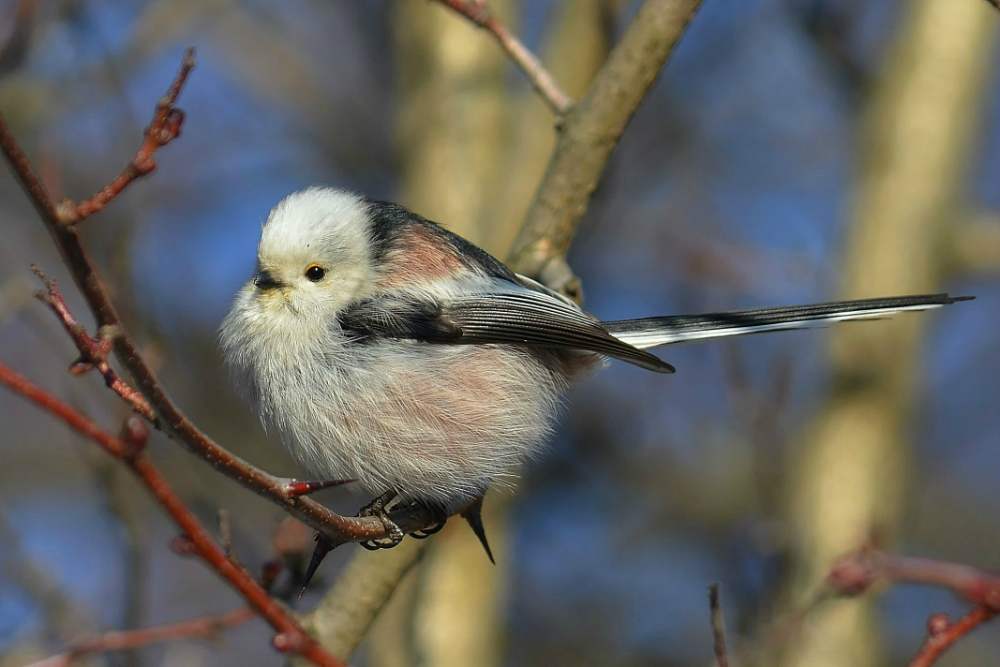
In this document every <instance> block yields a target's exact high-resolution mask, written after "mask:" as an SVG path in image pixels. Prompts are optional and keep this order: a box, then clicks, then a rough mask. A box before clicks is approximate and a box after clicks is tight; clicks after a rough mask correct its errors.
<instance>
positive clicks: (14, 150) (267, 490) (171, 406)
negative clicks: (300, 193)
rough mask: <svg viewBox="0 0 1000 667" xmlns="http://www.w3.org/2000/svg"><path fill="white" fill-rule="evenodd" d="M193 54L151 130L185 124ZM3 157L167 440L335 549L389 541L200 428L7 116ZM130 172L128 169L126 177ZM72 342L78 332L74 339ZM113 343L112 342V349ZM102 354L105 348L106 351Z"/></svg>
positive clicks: (407, 526) (372, 523)
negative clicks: (130, 325)
mask: <svg viewBox="0 0 1000 667" xmlns="http://www.w3.org/2000/svg"><path fill="white" fill-rule="evenodd" d="M190 56H191V54H190V52H187V53H186V54H185V59H184V62H183V63H182V65H181V69H180V73H179V74H178V76H177V78H176V79H175V80H174V81H173V83H172V84H171V86H170V89H169V90H168V91H167V94H166V95H165V96H164V98H163V99H162V100H161V102H160V104H158V105H157V108H156V112H155V114H154V117H153V121H152V123H151V124H150V126H151V127H152V128H157V127H159V128H160V132H167V133H168V134H169V131H168V130H164V128H165V127H166V128H169V127H170V118H172V117H173V118H179V116H177V115H176V113H175V112H177V110H176V109H174V108H173V101H174V100H176V99H177V96H178V95H179V93H180V89H181V87H182V86H183V84H184V82H185V81H186V76H187V74H186V73H187V72H189V71H190V67H191V66H192V63H191V60H190ZM163 136H164V135H162V134H157V133H156V132H151V133H147V141H146V143H144V144H143V146H144V147H143V149H140V156H142V155H145V156H146V157H149V158H151V156H152V153H153V151H155V146H158V145H162V144H159V143H158V142H160V140H161V139H162V138H163ZM0 150H2V151H3V154H4V156H5V157H6V158H7V161H8V162H9V163H10V165H11V167H12V169H13V171H14V175H15V177H16V178H17V180H18V182H19V183H20V184H21V186H22V188H23V189H24V191H25V192H26V194H27V195H28V198H29V199H30V200H31V203H32V204H33V205H34V207H35V210H36V211H37V212H38V214H39V216H40V217H41V218H42V221H43V222H44V224H45V227H46V229H47V230H48V232H49V234H50V235H51V236H52V239H53V241H54V242H55V244H56V247H57V248H58V249H59V251H60V253H61V254H62V257H63V260H64V262H65V263H66V267H67V268H68V269H69V271H70V274H71V275H72V276H73V279H74V281H75V282H76V285H77V287H78V288H79V289H80V292H81V293H82V294H83V296H84V298H85V299H86V301H87V304H88V306H89V307H90V309H91V311H92V312H93V313H94V316H95V318H96V319H97V325H98V331H100V332H101V336H100V338H101V344H102V345H105V344H107V345H110V346H111V349H113V350H114V353H115V355H116V356H117V358H118V359H119V361H120V362H121V364H122V366H123V367H124V368H125V369H126V370H127V371H128V372H129V374H130V375H131V376H132V378H134V380H135V387H134V388H135V390H136V391H138V392H139V393H140V394H141V395H142V397H143V398H144V399H145V400H146V401H147V402H148V404H149V406H150V407H151V408H152V410H153V412H154V413H155V419H156V421H155V422H154V424H155V425H158V426H159V427H160V428H162V429H163V430H164V431H165V432H166V433H167V434H168V435H170V436H171V437H173V438H176V439H177V440H179V441H180V442H182V443H183V444H184V445H185V447H187V449H188V450H189V451H191V452H192V453H194V454H195V455H197V456H199V457H200V458H202V459H203V460H205V461H207V462H208V463H209V464H210V465H212V466H213V467H214V468H215V469H216V470H218V471H219V472H221V473H223V474H224V475H226V476H227V477H229V478H230V479H233V480H235V481H237V482H239V483H240V484H242V485H243V486H244V487H246V488H248V489H250V490H252V491H254V492H255V493H257V494H259V495H261V496H263V497H265V498H268V499H269V500H271V501H273V502H275V503H277V504H278V505H280V506H281V507H283V508H284V509H285V511H287V512H289V513H290V514H292V515H293V516H295V517H296V518H298V519H299V520H301V521H302V522H303V523H305V524H307V525H308V526H310V527H312V528H313V529H315V530H317V531H319V532H321V533H322V534H323V535H324V536H325V538H326V540H327V542H328V543H329V544H330V545H332V546H339V545H341V544H346V543H348V542H360V541H366V540H372V539H380V538H383V537H386V528H385V525H384V524H383V523H382V521H380V520H379V519H377V518H375V517H364V518H359V517H343V516H340V515H339V514H337V513H335V512H333V511H331V510H329V509H327V508H325V507H323V506H322V505H320V504H319V503H317V502H315V501H313V500H311V499H309V498H307V497H303V496H301V495H300V494H297V493H296V491H295V489H294V488H293V487H290V486H289V484H288V481H287V480H284V479H280V478H277V477H275V476H273V475H270V474H268V473H267V472H264V471H263V470H260V469H259V468H257V467H255V466H253V465H251V464H250V463H248V462H247V461H244V460H243V459H241V458H240V457H238V456H236V455H234V454H233V453H231V452H229V451H228V450H226V449H225V448H223V447H222V446H221V445H219V444H218V443H216V442H215V441H213V440H212V439H211V438H209V437H208V436H207V435H206V434H205V433H203V432H202V431H201V430H200V429H198V427H197V426H195V425H194V424H193V423H192V422H191V421H190V420H189V419H188V418H187V417H186V416H185V415H184V414H183V413H182V412H181V410H180V409H179V408H178V407H177V405H176V404H175V403H174V402H173V400H172V399H171V398H170V396H169V395H168V394H167V392H166V390H165V389H164V388H163V386H162V385H161V384H160V381H159V380H158V379H157V377H156V374H155V373H154V372H153V370H152V368H151V367H150V366H149V364H148V363H147V362H146V360H145V358H144V357H143V355H142V352H141V351H140V350H139V347H138V345H137V344H136V342H135V341H134V340H133V339H132V337H131V336H130V335H129V333H128V331H127V330H126V328H125V326H124V324H123V323H122V321H121V319H120V317H119V315H118V312H117V309H116V308H115V306H114V303H113V302H112V300H111V297H110V295H109V294H108V291H107V289H106V288H105V287H104V284H103V282H102V281H101V279H100V277H99V275H98V273H97V270H96V267H95V266H94V264H93V262H92V261H91V259H90V257H89V256H88V255H87V252H86V251H85V250H84V248H83V245H82V244H81V243H80V237H79V234H78V231H77V228H76V225H73V224H66V222H67V218H64V217H63V213H61V212H60V209H59V208H57V207H56V205H55V202H54V201H53V199H52V197H51V195H50V194H49V193H48V191H47V190H46V188H45V185H44V184H43V183H42V181H41V179H40V178H39V176H38V174H37V172H36V171H35V169H34V167H33V166H32V164H31V162H30V161H29V160H28V158H27V156H26V155H25V154H24V151H23V150H22V149H21V147H20V145H19V144H18V142H17V140H16V139H15V138H14V135H13V134H12V133H11V131H10V128H9V127H8V126H7V123H6V121H5V120H4V118H3V117H2V116H0ZM126 171H127V170H126ZM71 335H72V332H71ZM105 341H106V342H105ZM102 349H103V348H102ZM391 516H392V519H393V521H394V522H395V523H396V525H398V526H399V527H400V528H401V529H402V530H403V531H404V532H407V533H410V532H414V531H416V530H420V529H421V528H426V527H428V526H431V525H433V524H434V523H435V517H434V516H432V515H431V513H430V512H429V511H426V510H423V509H420V508H415V507H413V506H407V507H404V508H400V509H399V510H395V511H393V512H392V513H391Z"/></svg>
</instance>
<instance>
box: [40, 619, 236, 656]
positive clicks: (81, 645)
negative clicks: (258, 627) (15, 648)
mask: <svg viewBox="0 0 1000 667" xmlns="http://www.w3.org/2000/svg"><path fill="white" fill-rule="evenodd" d="M253 617H254V612H253V610H252V609H251V608H250V607H240V608H239V609H233V610H232V611H229V612H226V613H225V614H217V615H213V616H201V617H199V618H192V619H190V620H187V621H180V622H178V623H168V624H166V625H157V626H154V627H151V628H141V629H139V630H129V631H123V632H108V633H105V634H103V635H100V636H99V637H92V638H90V639H85V640H83V641H81V642H78V643H77V644H76V645H74V646H73V647H72V648H70V649H69V650H68V651H66V652H65V653H60V654H59V655H54V656H52V657H51V658H46V659H45V660H39V661H38V662H34V663H32V664H30V665H27V667H69V666H70V665H72V664H73V663H74V662H75V661H76V660H78V659H79V658H82V657H83V656H85V655H92V654H94V653H106V652H109V651H127V650H131V649H136V648H142V647H143V646H149V645H150V644H158V643H161V642H166V641H173V640H176V639H193V638H198V637H205V638H213V637H214V636H215V635H217V634H218V633H219V632H220V631H222V630H226V629H228V628H233V627H236V626H237V625H240V624H242V623H246V622H247V621H249V620H250V619H251V618H253Z"/></svg>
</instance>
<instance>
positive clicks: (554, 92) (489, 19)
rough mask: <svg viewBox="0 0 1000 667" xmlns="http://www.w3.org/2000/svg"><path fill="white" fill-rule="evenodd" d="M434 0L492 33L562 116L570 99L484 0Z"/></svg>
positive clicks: (550, 106) (547, 101) (548, 102)
mask: <svg viewBox="0 0 1000 667" xmlns="http://www.w3.org/2000/svg"><path fill="white" fill-rule="evenodd" d="M437 2H439V3H440V4H442V5H444V6H446V7H450V8H451V9H453V10H455V11H456V12H458V13H459V14H461V15H462V16H464V17H465V18H467V19H469V20H470V21H472V22H473V23H475V24H476V25H477V26H479V27H480V28H483V29H484V30H487V31H488V32H489V33H490V34H491V35H493V37H494V38H495V39H496V40H497V42H498V43H499V44H500V48H502V49H503V50H504V52H505V53H506V54H507V56H508V57H510V59H511V60H513V61H514V64H516V65H517V66H518V67H519V68H521V71H522V72H524V75H525V76H527V77H528V80H529V81H531V85H532V86H534V88H535V90H536V91H537V92H538V94H539V96H541V98H542V99H543V100H544V101H545V103H546V104H547V105H549V108H551V109H552V111H553V112H554V113H555V114H556V115H557V116H559V117H562V116H564V115H566V114H567V113H568V112H569V110H570V109H571V108H572V107H573V100H572V99H570V96H569V95H567V94H566V93H565V92H563V90H562V89H561V88H560V87H559V84H557V83H556V80H555V78H554V77H553V76H552V74H550V73H549V71H548V70H547V69H545V65H543V64H542V63H541V61H540V60H539V59H538V57H537V56H535V54H534V53H532V52H531V51H529V50H528V48H527V47H526V46H525V45H524V44H523V43H521V40H519V39H518V38H517V37H515V36H514V35H513V34H511V32H510V31H509V30H508V29H507V27H506V26H505V25H504V24H503V23H501V22H500V20H499V19H497V17H496V16H494V15H493V11H492V10H491V9H490V6H489V4H487V3H486V1H485V0H437Z"/></svg>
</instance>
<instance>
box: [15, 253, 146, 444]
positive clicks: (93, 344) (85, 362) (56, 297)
mask: <svg viewBox="0 0 1000 667" xmlns="http://www.w3.org/2000/svg"><path fill="white" fill-rule="evenodd" d="M31 270H32V271H34V272H35V275H37V276H38V277H39V278H41V279H42V282H44V283H45V291H44V292H38V293H37V294H36V295H35V296H37V297H38V299H39V300H40V301H42V302H43V303H45V304H46V305H47V306H48V307H49V308H51V309H52V312H53V313H55V314H56V317H58V318H59V322H60V323H62V325H63V328H64V329H66V333H68V334H69V337H70V338H71V339H73V344H74V345H76V349H77V350H79V352H80V358H79V359H77V360H76V361H75V362H73V364H72V365H71V366H70V372H71V373H73V375H82V374H84V373H86V372H88V371H91V370H94V369H96V370H97V372H98V373H100V374H101V375H102V376H103V377H104V383H105V384H106V385H107V386H108V388H109V389H111V391H113V392H115V393H116V394H118V395H119V396H121V397H122V398H123V399H125V401H126V402H128V403H130V404H131V405H132V409H133V410H135V411H136V412H137V413H139V414H140V415H142V416H143V417H145V418H146V419H147V420H148V421H149V422H150V423H151V424H153V426H156V427H157V428H159V419H158V418H157V416H156V413H155V412H153V408H152V407H150V405H149V402H148V401H146V399H145V398H143V396H142V394H140V393H139V392H137V391H136V390H135V389H133V388H132V387H130V386H129V385H128V384H127V383H126V382H125V381H124V380H122V379H121V378H120V377H119V376H118V373H116V372H115V371H114V369H112V368H111V365H110V364H109V363H108V354H110V353H111V340H112V339H113V338H114V333H113V332H112V331H109V330H107V329H104V330H102V332H101V333H100V334H99V337H98V338H94V337H92V336H90V335H89V334H88V333H87V330H86V329H85V328H84V326H83V325H82V324H80V323H79V322H77V321H76V318H75V317H73V313H71V312H70V310H69V306H68V305H66V301H65V300H64V299H63V297H62V293H61V292H60V291H59V285H58V284H57V283H56V280H55V278H49V277H48V276H47V275H45V272H44V271H42V270H41V269H40V268H39V267H37V266H34V265H32V267H31Z"/></svg>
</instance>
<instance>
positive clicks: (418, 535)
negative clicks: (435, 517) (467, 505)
mask: <svg viewBox="0 0 1000 667" xmlns="http://www.w3.org/2000/svg"><path fill="white" fill-rule="evenodd" d="M446 523H448V519H447V518H445V519H443V520H441V521H438V522H437V523H435V524H434V525H432V526H429V527H427V528H421V529H420V530H415V531H413V532H412V533H409V535H410V537H412V538H413V539H415V540H426V539H427V538H428V537H430V536H431V535H435V534H437V533H440V532H441V529H442V528H444V525H445V524H446Z"/></svg>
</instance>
